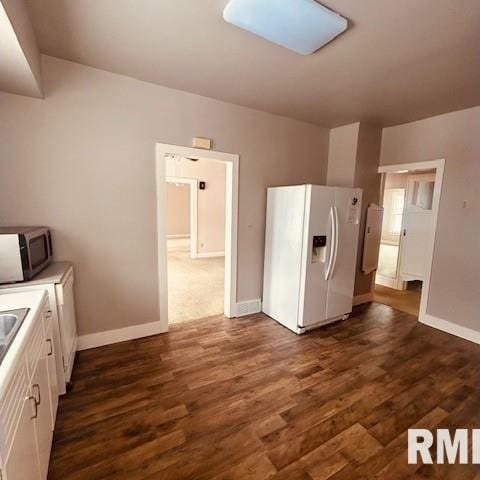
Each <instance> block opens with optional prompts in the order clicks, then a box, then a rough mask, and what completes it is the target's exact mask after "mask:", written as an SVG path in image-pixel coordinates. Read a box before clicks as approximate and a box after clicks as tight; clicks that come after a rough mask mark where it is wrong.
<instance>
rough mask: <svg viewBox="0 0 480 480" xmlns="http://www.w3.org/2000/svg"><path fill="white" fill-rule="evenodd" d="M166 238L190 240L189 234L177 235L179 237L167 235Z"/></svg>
mask: <svg viewBox="0 0 480 480" xmlns="http://www.w3.org/2000/svg"><path fill="white" fill-rule="evenodd" d="M167 238H171V239H174V238H190V234H183V233H182V234H179V235H167Z"/></svg>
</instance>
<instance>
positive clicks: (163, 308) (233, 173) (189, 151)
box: [156, 143, 240, 331]
mask: <svg viewBox="0 0 480 480" xmlns="http://www.w3.org/2000/svg"><path fill="white" fill-rule="evenodd" d="M166 155H180V156H185V157H190V158H198V159H200V158H203V159H207V160H218V161H221V162H225V166H226V175H225V177H226V192H225V195H226V198H225V294H224V315H225V316H227V317H234V316H235V312H236V301H237V228H238V226H237V224H238V176H239V160H240V157H239V155H236V154H232V153H224V152H217V151H215V150H203V149H201V148H192V147H182V146H179V145H168V144H163V143H157V145H156V171H157V175H156V177H157V249H158V292H159V309H160V323H161V324H162V326H163V327H164V328H165V331H166V330H168V281H167V275H168V272H167V239H166V225H165V199H166V189H165V157H166Z"/></svg>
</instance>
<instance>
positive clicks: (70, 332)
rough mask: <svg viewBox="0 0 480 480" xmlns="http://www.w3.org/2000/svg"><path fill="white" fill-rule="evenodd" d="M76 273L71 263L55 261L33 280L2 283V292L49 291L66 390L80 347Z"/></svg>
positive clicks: (57, 354)
mask: <svg viewBox="0 0 480 480" xmlns="http://www.w3.org/2000/svg"><path fill="white" fill-rule="evenodd" d="M73 288H74V274H73V266H72V264H71V263H69V262H53V263H52V264H51V265H49V266H48V267H47V268H46V269H45V270H43V271H42V272H40V273H39V274H38V275H36V276H35V278H34V279H33V280H30V281H28V282H22V283H18V284H14V285H0V294H3V293H17V292H26V291H34V290H43V291H46V292H47V294H48V304H49V307H48V308H49V310H50V312H51V325H52V335H51V340H52V342H53V350H54V351H55V359H56V360H55V362H56V369H55V370H56V374H57V390H58V393H59V394H60V395H62V394H64V393H66V391H67V384H68V382H69V381H70V377H71V375H72V369H73V362H74V360H75V352H76V350H77V338H78V335H77V323H76V318H75V303H74V294H73Z"/></svg>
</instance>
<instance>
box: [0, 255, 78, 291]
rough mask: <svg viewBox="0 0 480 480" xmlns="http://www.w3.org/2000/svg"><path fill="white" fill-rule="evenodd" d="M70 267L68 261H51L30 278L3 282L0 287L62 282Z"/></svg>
mask: <svg viewBox="0 0 480 480" xmlns="http://www.w3.org/2000/svg"><path fill="white" fill-rule="evenodd" d="M71 268H72V264H71V263H70V262H52V263H51V264H50V265H49V266H48V267H47V268H45V269H44V270H42V271H41V272H40V273H38V274H37V275H35V277H34V278H32V280H28V281H26V282H17V283H4V284H2V285H0V289H5V288H12V287H27V286H29V285H42V284H50V283H62V280H63V279H64V278H65V277H66V276H67V274H68V272H69V270H70V269H71ZM0 293H1V292H0Z"/></svg>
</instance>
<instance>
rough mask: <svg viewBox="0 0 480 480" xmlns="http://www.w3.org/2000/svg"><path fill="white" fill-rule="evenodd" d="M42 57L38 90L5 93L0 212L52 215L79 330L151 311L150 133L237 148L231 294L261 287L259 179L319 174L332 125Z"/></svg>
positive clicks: (48, 219)
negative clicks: (70, 271)
mask: <svg viewBox="0 0 480 480" xmlns="http://www.w3.org/2000/svg"><path fill="white" fill-rule="evenodd" d="M42 58H43V65H42V68H43V73H44V89H45V95H46V99H45V100H38V99H32V98H28V97H22V96H18V95H11V94H6V93H0V162H1V167H0V168H1V174H0V221H1V223H2V224H3V225H8V224H45V225H50V226H51V227H52V229H53V235H54V238H53V240H54V249H55V257H56V259H59V260H64V259H68V260H71V261H73V262H74V264H75V269H76V275H77V282H76V291H75V295H76V300H77V313H78V324H79V325H78V326H79V332H80V334H86V333H92V332H99V331H104V330H110V329H115V328H120V327H125V326H128V325H133V324H141V323H147V322H151V321H154V320H157V319H158V315H159V312H158V281H157V238H156V236H157V233H156V232H157V224H156V186H155V143H156V142H161V143H171V144H177V145H187V146H189V145H191V142H192V137H193V136H195V135H198V136H205V137H211V138H213V139H214V148H215V149H216V150H219V151H225V152H232V153H238V154H239V155H240V177H239V224H238V227H239V228H238V231H239V236H238V282H237V288H238V294H237V296H238V300H239V301H242V300H249V299H255V298H260V297H261V294H262V274H263V251H264V234H265V204H266V187H268V186H273V185H281V184H293V183H318V184H324V183H325V180H326V169H327V157H328V134H329V132H328V130H326V129H323V128H320V127H318V126H315V125H311V124H308V123H302V122H298V121H294V120H290V119H287V118H283V117H279V116H275V115H271V114H267V113H263V112H259V111H255V110H252V109H248V108H244V107H239V106H235V105H231V104H228V103H224V102H220V101H216V100H213V99H210V98H205V97H200V96H196V95H193V94H189V93H185V92H180V91H177V90H172V89H168V88H164V87H160V86H158V85H153V84H150V83H145V82H141V81H138V80H135V79H132V78H128V77H123V76H120V75H116V74H112V73H108V72H105V71H101V70H96V69H93V68H90V67H86V66H82V65H79V64H75V63H70V62H66V61H63V60H60V59H55V58H52V57H42ZM19 192H20V193H21V194H19Z"/></svg>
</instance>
